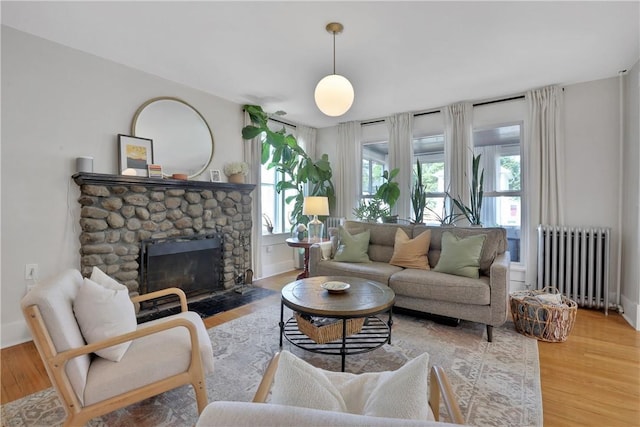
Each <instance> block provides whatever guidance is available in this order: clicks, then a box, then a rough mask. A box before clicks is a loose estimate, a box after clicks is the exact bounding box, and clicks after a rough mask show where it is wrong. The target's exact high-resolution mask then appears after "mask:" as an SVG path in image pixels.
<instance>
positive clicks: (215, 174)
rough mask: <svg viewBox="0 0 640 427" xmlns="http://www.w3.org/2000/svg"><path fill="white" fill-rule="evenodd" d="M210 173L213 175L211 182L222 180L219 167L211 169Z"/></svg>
mask: <svg viewBox="0 0 640 427" xmlns="http://www.w3.org/2000/svg"><path fill="white" fill-rule="evenodd" d="M209 175H210V176H211V182H221V181H222V179H221V178H220V176H221V175H220V170H219V169H209Z"/></svg>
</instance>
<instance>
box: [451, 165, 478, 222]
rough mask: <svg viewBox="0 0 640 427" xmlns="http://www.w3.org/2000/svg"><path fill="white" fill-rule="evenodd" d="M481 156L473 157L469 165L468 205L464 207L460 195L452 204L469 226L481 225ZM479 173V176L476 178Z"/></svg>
mask: <svg viewBox="0 0 640 427" xmlns="http://www.w3.org/2000/svg"><path fill="white" fill-rule="evenodd" d="M481 156H482V154H478V155H477V156H474V157H473V163H472V165H471V186H470V187H469V205H466V204H465V203H464V202H463V200H462V198H461V197H460V195H458V197H457V198H455V199H453V203H454V204H455V205H456V207H457V208H458V209H459V210H460V212H461V213H462V215H464V216H465V217H466V218H467V220H468V221H469V224H471V225H476V226H477V225H482V219H481V216H480V213H481V211H482V196H483V194H484V168H482V171H480V157H481ZM478 173H480V176H478Z"/></svg>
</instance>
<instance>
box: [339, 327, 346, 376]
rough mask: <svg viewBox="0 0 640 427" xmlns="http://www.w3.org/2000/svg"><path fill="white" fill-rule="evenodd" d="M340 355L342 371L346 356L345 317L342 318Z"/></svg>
mask: <svg viewBox="0 0 640 427" xmlns="http://www.w3.org/2000/svg"><path fill="white" fill-rule="evenodd" d="M340 356H341V357H342V372H344V360H345V358H346V357H347V319H342V349H340Z"/></svg>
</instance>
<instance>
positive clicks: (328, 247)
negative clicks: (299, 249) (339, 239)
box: [318, 242, 333, 260]
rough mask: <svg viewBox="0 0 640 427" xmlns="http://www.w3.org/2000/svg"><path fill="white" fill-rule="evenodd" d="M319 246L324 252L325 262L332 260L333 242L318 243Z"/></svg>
mask: <svg viewBox="0 0 640 427" xmlns="http://www.w3.org/2000/svg"><path fill="white" fill-rule="evenodd" d="M318 245H320V250H321V251H322V259H324V260H326V259H331V256H332V255H333V254H332V253H331V250H332V249H333V244H332V243H331V242H321V243H318Z"/></svg>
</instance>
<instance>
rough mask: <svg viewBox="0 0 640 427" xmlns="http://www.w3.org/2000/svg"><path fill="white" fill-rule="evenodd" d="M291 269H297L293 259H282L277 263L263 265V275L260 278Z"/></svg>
mask: <svg viewBox="0 0 640 427" xmlns="http://www.w3.org/2000/svg"><path fill="white" fill-rule="evenodd" d="M291 270H295V266H294V262H293V260H287V261H282V262H279V263H276V264H269V265H263V266H262V275H261V276H260V277H259V278H260V279H264V278H265V277H270V276H275V275H277V274H281V273H286V272H289V271H291Z"/></svg>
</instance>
